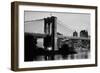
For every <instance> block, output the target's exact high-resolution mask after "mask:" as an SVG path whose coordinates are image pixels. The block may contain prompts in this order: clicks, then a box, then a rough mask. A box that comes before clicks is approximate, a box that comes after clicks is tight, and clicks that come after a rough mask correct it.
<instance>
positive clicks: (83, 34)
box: [80, 30, 88, 37]
mask: <svg viewBox="0 0 100 73" xmlns="http://www.w3.org/2000/svg"><path fill="white" fill-rule="evenodd" d="M80 37H88V31H87V30H81V31H80Z"/></svg>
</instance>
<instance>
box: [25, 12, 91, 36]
mask: <svg viewBox="0 0 100 73" xmlns="http://www.w3.org/2000/svg"><path fill="white" fill-rule="evenodd" d="M51 15H52V16H55V17H57V31H58V32H61V33H63V34H64V35H66V36H72V34H73V32H74V31H77V32H78V33H79V32H80V31H81V30H87V31H88V33H89V35H90V14H84V13H83V14H80V13H59V12H56V13H55V12H52V13H51V12H34V11H25V17H24V18H25V21H31V20H37V19H43V18H46V17H50V16H51ZM30 23H31V24H32V23H33V24H34V25H33V27H36V28H35V29H32V27H31V28H28V25H27V24H29V23H25V26H26V28H25V31H28V30H27V28H28V29H32V30H30V31H36V29H37V30H38V29H39V31H43V29H42V28H43V27H44V26H43V21H35V22H34V21H33V22H30ZM37 24H38V25H39V27H38V25H37ZM40 29H41V30H40Z"/></svg>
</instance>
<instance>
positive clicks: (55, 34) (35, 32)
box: [24, 16, 90, 62]
mask: <svg viewBox="0 0 100 73" xmlns="http://www.w3.org/2000/svg"><path fill="white" fill-rule="evenodd" d="M24 24H25V28H24V29H25V30H24V40H25V43H24V45H25V46H24V47H25V51H24V52H25V53H24V61H26V62H27V61H46V60H63V59H66V60H69V59H88V58H90V35H89V34H88V32H87V31H86V30H82V31H80V33H78V32H77V31H76V30H73V29H70V28H68V26H66V25H65V24H64V23H63V22H62V21H60V20H59V19H57V17H55V16H51V17H47V18H43V19H36V20H31V21H25V22H24ZM73 27H74V26H73Z"/></svg>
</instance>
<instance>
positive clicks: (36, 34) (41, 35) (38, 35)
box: [27, 33, 90, 40]
mask: <svg viewBox="0 0 100 73" xmlns="http://www.w3.org/2000/svg"><path fill="white" fill-rule="evenodd" d="M27 34H30V35H33V36H34V37H36V38H44V37H46V36H47V34H40V33H27ZM56 38H64V39H65V40H67V39H76V40H90V37H73V36H63V35H57V36H56Z"/></svg>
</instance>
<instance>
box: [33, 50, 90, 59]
mask: <svg viewBox="0 0 100 73" xmlns="http://www.w3.org/2000/svg"><path fill="white" fill-rule="evenodd" d="M76 51H77V53H75V54H66V55H65V54H64V55H62V54H55V55H41V56H36V58H35V59H34V61H46V60H71V59H89V58H90V51H88V50H87V49H85V48H77V49H76Z"/></svg>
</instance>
